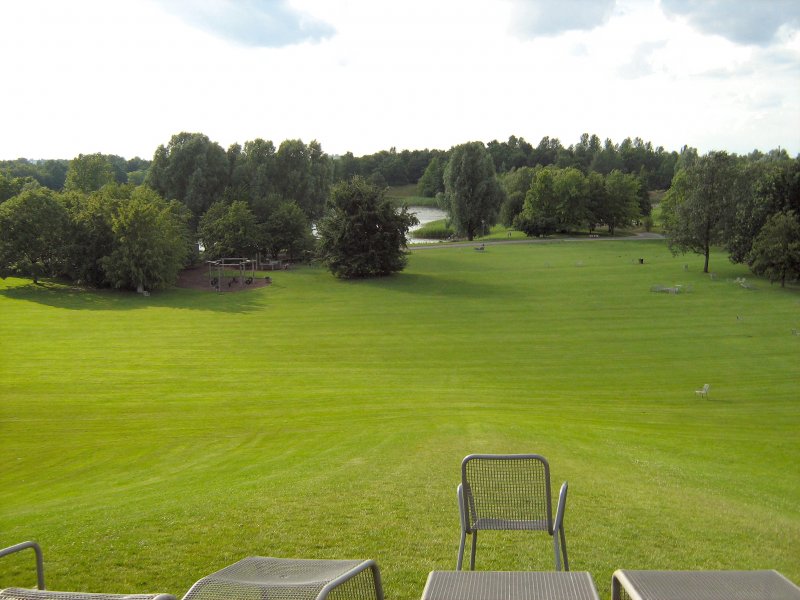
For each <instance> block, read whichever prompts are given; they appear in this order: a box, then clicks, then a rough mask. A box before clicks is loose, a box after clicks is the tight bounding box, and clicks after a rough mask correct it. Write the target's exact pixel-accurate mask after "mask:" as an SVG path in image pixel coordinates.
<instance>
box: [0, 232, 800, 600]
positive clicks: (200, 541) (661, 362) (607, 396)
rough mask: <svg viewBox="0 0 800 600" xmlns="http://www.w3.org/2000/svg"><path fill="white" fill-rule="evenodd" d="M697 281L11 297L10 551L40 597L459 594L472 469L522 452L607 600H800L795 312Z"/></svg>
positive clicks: (552, 274) (633, 269)
mask: <svg viewBox="0 0 800 600" xmlns="http://www.w3.org/2000/svg"><path fill="white" fill-rule="evenodd" d="M639 258H644V264H639V260H638V259H639ZM684 265H686V267H685V266H684ZM701 266H702V259H701V258H700V257H697V256H693V255H690V256H685V257H681V256H679V257H672V256H671V255H670V254H669V253H668V251H667V250H666V247H665V245H664V242H662V241H635V240H627V241H613V242H612V241H605V240H600V241H582V242H550V243H542V244H508V245H493V246H487V248H486V250H485V251H483V252H476V251H475V250H474V249H473V247H472V246H471V245H469V246H467V247H439V248H428V249H419V250H416V251H414V253H413V255H412V256H411V257H410V260H409V265H408V268H407V270H406V271H405V272H403V273H402V274H399V275H397V276H395V277H391V278H386V279H381V280H373V281H355V282H342V281H338V280H335V279H334V278H332V277H331V276H330V274H328V273H327V271H324V270H322V269H317V268H299V269H296V270H293V271H286V272H283V271H281V272H275V273H274V274H271V275H272V277H273V282H274V283H273V285H272V286H270V287H267V288H263V289H260V290H253V291H247V292H242V293H236V294H215V293H209V292H196V291H188V290H174V291H169V292H162V293H155V294H153V295H152V296H150V297H149V298H145V297H142V296H137V295H135V294H123V293H118V292H111V291H103V292H84V291H80V290H74V289H70V288H67V287H63V286H58V285H54V284H48V285H44V286H34V285H32V284H30V283H29V282H27V281H23V280H15V279H8V280H6V281H4V282H0V345H1V347H0V382H2V383H1V384H0V431H2V436H3V440H4V451H3V459H2V468H0V546H7V545H11V544H12V543H15V542H18V541H22V540H25V539H36V540H38V541H39V542H40V543H41V544H42V546H43V548H44V551H45V560H46V565H47V579H48V581H47V583H48V587H49V588H52V589H67V590H94V591H107V592H125V591H128V592H130V591H151V590H152V591H167V592H171V593H174V594H176V595H178V596H180V595H182V594H183V593H185V592H186V590H187V589H188V588H189V586H190V585H191V584H192V583H193V582H194V581H195V580H197V579H198V578H200V577H201V576H202V575H204V574H207V573H210V572H211V571H214V570H217V569H219V568H221V567H222V566H224V565H227V564H230V563H232V562H234V561H236V560H238V559H240V558H242V557H244V556H248V555H262V556H278V557H309V558H312V557H314V558H374V559H376V560H377V561H378V564H379V565H380V567H381V569H382V573H383V579H384V584H385V588H386V593H387V598H389V599H390V600H413V599H416V598H419V596H420V594H421V592H422V588H423V585H424V582H425V579H426V577H427V574H428V572H429V571H431V570H434V569H452V568H454V567H455V554H456V549H457V546H458V536H459V525H458V510H457V506H456V502H455V490H456V485H457V483H458V480H459V465H460V461H461V459H462V458H463V456H465V455H466V454H469V453H471V452H502V453H506V452H538V453H541V454H544V455H545V456H547V457H548V458H549V459H550V462H551V467H552V472H553V478H554V487H555V490H554V493H555V492H556V491H557V489H558V485H559V484H560V483H561V481H562V480H565V479H567V480H569V482H570V497H569V502H568V506H567V515H566V532H567V544H568V549H569V553H570V563H571V566H572V568H573V569H574V570H587V571H590V572H591V573H592V575H593V576H594V579H595V581H596V583H597V586H598V589H599V590H600V593H601V596H602V597H603V598H608V597H609V593H610V590H609V588H610V584H609V582H610V578H611V573H612V572H613V570H614V569H617V568H621V567H624V568H632V569H635V568H659V569H750V568H774V569H777V570H779V571H781V572H783V573H784V574H785V575H787V576H788V577H789V578H791V579H793V580H794V581H796V582H800V560H798V548H799V547H800V469H799V468H798V461H799V460H800V437H799V436H798V432H799V431H800V410H799V403H800V394H799V393H798V382H800V336H794V335H792V333H791V330H792V328H798V327H800V290H798V288H793V289H788V288H787V289H781V288H780V287H777V286H770V285H769V284H768V283H766V282H764V281H759V280H754V279H752V278H751V277H750V275H749V273H748V272H747V271H746V269H744V268H743V267H741V266H737V265H731V264H730V263H729V262H728V261H727V259H726V258H725V257H724V256H722V255H721V254H720V253H716V254H713V255H712V261H711V266H712V269H713V270H715V272H716V276H715V278H714V279H712V278H710V277H709V276H708V275H704V274H703V273H702V272H701ZM742 276H744V277H747V278H748V281H750V282H752V283H754V284H755V289H745V288H743V287H741V286H740V285H738V284H737V283H736V282H735V281H734V280H735V278H737V277H742ZM676 284H682V285H683V286H685V287H684V289H686V288H687V287H691V292H689V293H682V294H677V295H673V294H663V293H654V292H651V291H650V288H651V287H652V286H654V285H665V286H673V285H676ZM704 383H710V384H711V386H712V387H711V394H710V397H709V398H708V399H707V400H704V399H699V398H697V397H696V396H695V394H694V390H695V389H697V388H699V387H701V386H702V385H703V384H704ZM479 546H480V547H479V550H478V568H480V569H513V570H516V569H532V570H547V569H551V568H552V554H551V552H552V551H551V545H550V541H549V539H546V536H540V537H539V536H536V537H531V536H525V535H505V534H498V535H495V536H492V535H490V534H484V536H483V537H482V539H481V544H480V545H479ZM32 564H33V559H32V557H31V556H25V555H23V556H19V557H13V558H7V559H3V560H2V561H0V588H2V587H4V586H5V585H14V584H16V585H29V586H33V585H34V584H35V579H34V576H33V572H32V569H31V566H32Z"/></svg>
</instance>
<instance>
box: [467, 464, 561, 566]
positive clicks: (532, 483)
mask: <svg viewBox="0 0 800 600" xmlns="http://www.w3.org/2000/svg"><path fill="white" fill-rule="evenodd" d="M567 489H568V486H567V482H566V481H565V482H564V483H563V484H562V485H561V490H560V492H559V496H558V505H557V509H556V518H555V520H553V508H552V501H551V492H550V465H549V464H548V462H547V459H546V458H544V457H543V456H540V455H538V454H470V455H469V456H467V457H466V458H464V460H463V461H462V462H461V483H460V484H459V486H458V508H459V512H460V514H461V542H460V544H459V548H458V562H457V563H456V569H457V570H459V571H460V570H461V566H462V563H463V560H464V548H465V545H466V539H467V534H470V535H471V536H472V551H471V554H470V570H475V551H476V547H477V543H478V531H481V530H494V531H498V530H506V531H544V532H546V533H547V534H549V535H550V536H552V538H553V552H554V555H555V570H556V571H560V570H561V568H562V557H563V568H564V570H565V571H569V562H568V560H567V541H566V538H565V536H564V511H565V510H566V506H567Z"/></svg>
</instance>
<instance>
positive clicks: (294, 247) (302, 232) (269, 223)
mask: <svg viewBox="0 0 800 600" xmlns="http://www.w3.org/2000/svg"><path fill="white" fill-rule="evenodd" d="M262 232H263V242H262V247H264V248H265V249H266V251H267V252H268V253H269V254H270V255H271V256H272V257H273V258H275V259H277V258H278V256H279V255H280V254H282V253H286V255H287V256H288V257H289V260H294V259H296V258H298V257H300V256H302V255H303V253H304V252H310V251H311V250H312V249H313V247H314V236H313V235H312V234H311V227H310V225H309V223H308V219H307V218H306V215H305V213H304V212H303V211H302V209H301V208H300V207H299V206H297V204H296V203H294V202H284V203H283V204H281V205H280V206H279V207H278V208H277V209H276V210H275V212H273V213H272V215H270V217H269V218H268V219H267V220H266V222H265V223H264V224H263V226H262Z"/></svg>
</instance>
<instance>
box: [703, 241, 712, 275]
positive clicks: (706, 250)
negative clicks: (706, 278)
mask: <svg viewBox="0 0 800 600" xmlns="http://www.w3.org/2000/svg"><path fill="white" fill-rule="evenodd" d="M709 254H711V249H710V248H709V247H708V244H706V247H705V253H704V255H705V259H706V260H705V264H704V265H703V273H708V256H709Z"/></svg>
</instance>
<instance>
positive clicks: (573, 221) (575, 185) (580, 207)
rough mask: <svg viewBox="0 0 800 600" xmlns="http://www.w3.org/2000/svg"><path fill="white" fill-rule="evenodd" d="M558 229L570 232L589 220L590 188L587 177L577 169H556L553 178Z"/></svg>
mask: <svg viewBox="0 0 800 600" xmlns="http://www.w3.org/2000/svg"><path fill="white" fill-rule="evenodd" d="M553 191H554V193H555V197H556V218H557V227H558V229H559V230H561V231H570V230H572V229H575V228H577V227H580V226H581V225H582V224H583V223H584V222H586V221H587V220H588V216H589V215H588V209H587V203H588V194H589V187H588V183H587V181H586V177H585V176H584V175H583V173H581V172H580V171H579V170H578V169H576V168H575V167H567V168H566V169H556V171H555V173H554V178H553Z"/></svg>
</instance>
